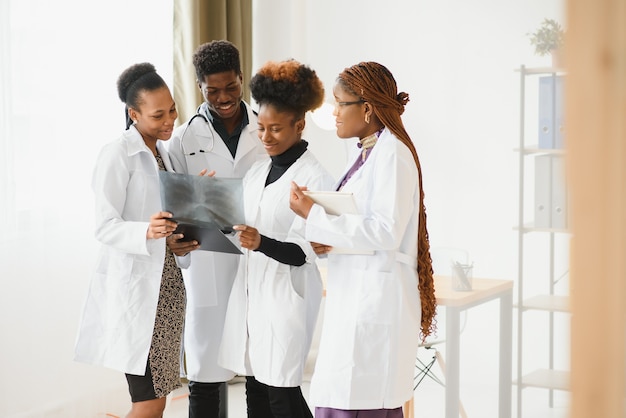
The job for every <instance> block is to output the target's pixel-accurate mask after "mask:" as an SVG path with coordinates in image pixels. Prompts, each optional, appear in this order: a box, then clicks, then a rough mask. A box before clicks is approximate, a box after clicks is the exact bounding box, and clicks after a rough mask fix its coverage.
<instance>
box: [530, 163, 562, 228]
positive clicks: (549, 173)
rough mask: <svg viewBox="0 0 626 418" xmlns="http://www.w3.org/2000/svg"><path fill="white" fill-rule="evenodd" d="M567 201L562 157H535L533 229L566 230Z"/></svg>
mask: <svg viewBox="0 0 626 418" xmlns="http://www.w3.org/2000/svg"><path fill="white" fill-rule="evenodd" d="M567 199H568V197H567V187H566V184H565V167H564V159H563V156H561V155H551V154H547V155H538V156H536V157H535V227H537V228H556V229H566V228H567V217H568V214H567Z"/></svg>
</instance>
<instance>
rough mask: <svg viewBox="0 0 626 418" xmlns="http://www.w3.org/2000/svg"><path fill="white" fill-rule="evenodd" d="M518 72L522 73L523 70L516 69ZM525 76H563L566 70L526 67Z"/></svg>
mask: <svg viewBox="0 0 626 418" xmlns="http://www.w3.org/2000/svg"><path fill="white" fill-rule="evenodd" d="M515 71H516V72H518V73H519V72H521V71H522V69H521V68H516V69H515ZM523 71H524V74H526V75H532V74H563V73H565V69H563V68H556V67H524V70H523Z"/></svg>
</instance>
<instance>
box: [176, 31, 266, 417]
mask: <svg viewBox="0 0 626 418" xmlns="http://www.w3.org/2000/svg"><path fill="white" fill-rule="evenodd" d="M193 64H194V67H195V70H196V76H197V82H198V87H199V88H200V91H201V92H202V96H203V97H204V100H205V101H204V103H202V105H200V107H199V108H198V111H197V113H196V115H194V116H193V117H192V118H191V119H190V120H189V122H187V123H186V124H184V125H182V126H180V127H178V128H177V129H176V131H175V132H174V134H173V135H172V138H171V141H170V144H169V151H170V158H171V161H172V166H173V167H174V170H175V171H176V172H178V173H185V174H194V175H195V174H198V173H200V171H201V170H203V169H208V170H209V171H211V170H215V176H216V177H234V178H242V177H243V176H244V175H245V174H246V172H247V171H248V169H249V168H250V167H251V166H252V164H253V163H254V162H256V161H258V160H261V159H267V158H268V156H267V153H266V152H265V149H264V148H263V145H262V144H261V142H260V141H259V139H258V136H257V132H256V131H257V117H256V113H255V112H253V111H252V109H251V108H250V106H249V105H248V104H247V103H245V102H244V101H243V100H242V97H243V74H242V72H241V65H240V58H239V51H238V50H237V48H236V47H235V46H234V45H233V44H232V43H230V42H228V41H223V40H222V41H212V42H208V43H205V44H203V45H200V47H198V49H197V50H196V52H195V53H194V56H193ZM238 258H239V255H235V254H227V253H218V252H209V251H193V252H191V253H189V254H188V255H186V256H184V257H179V258H178V262H179V265H180V266H181V267H183V269H184V270H183V275H184V278H185V286H186V289H187V314H186V318H185V333H184V352H185V364H186V370H184V371H183V372H184V373H186V377H187V379H188V380H189V418H208V417H215V418H217V417H218V416H220V392H221V393H222V395H225V394H226V392H225V390H224V388H225V386H224V384H225V382H227V381H228V380H230V379H232V378H233V377H234V376H235V373H234V372H232V371H231V370H227V369H224V368H222V367H220V366H218V364H217V353H218V349H219V346H220V343H221V338H222V330H223V328H224V317H225V314H226V307H227V303H228V298H229V295H230V291H231V288H232V284H233V281H234V278H235V274H236V272H237V265H238V261H239V260H238ZM185 268H186V269H185ZM221 404H222V405H225V399H224V396H222V402H221ZM222 413H224V411H222Z"/></svg>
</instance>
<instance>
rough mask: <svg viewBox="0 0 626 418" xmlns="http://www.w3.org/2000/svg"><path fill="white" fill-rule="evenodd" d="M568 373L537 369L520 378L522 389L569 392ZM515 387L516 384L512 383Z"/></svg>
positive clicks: (515, 382)
mask: <svg viewBox="0 0 626 418" xmlns="http://www.w3.org/2000/svg"><path fill="white" fill-rule="evenodd" d="M569 376H570V373H569V372H566V371H563V370H551V369H537V370H535V371H533V372H531V373H529V374H527V375H525V376H522V385H521V386H522V387H523V388H529V387H531V388H543V389H554V390H569ZM513 384H515V385H517V384H518V382H517V381H514V382H513Z"/></svg>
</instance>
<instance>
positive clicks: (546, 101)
mask: <svg viewBox="0 0 626 418" xmlns="http://www.w3.org/2000/svg"><path fill="white" fill-rule="evenodd" d="M563 111H564V109H563V76H557V75H554V76H547V77H539V106H538V113H539V132H538V142H539V148H548V149H550V148H563V134H564V132H563V127H564V123H565V122H564V118H563V114H564V112H563Z"/></svg>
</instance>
